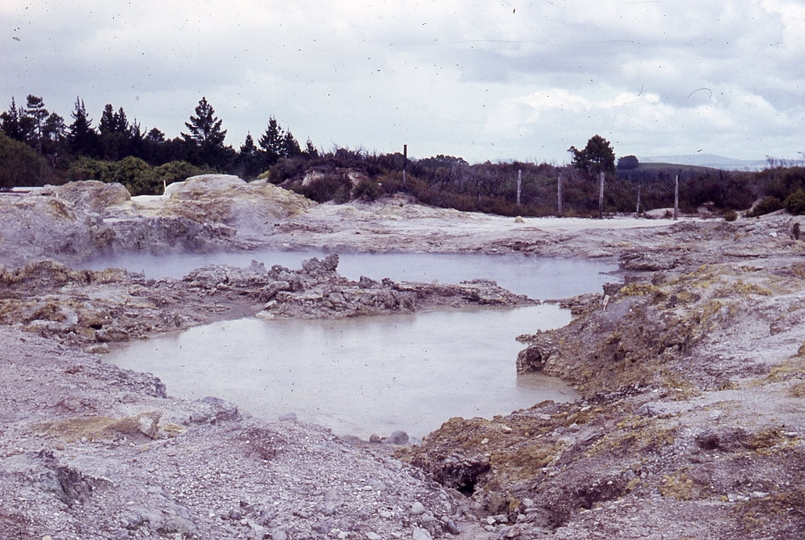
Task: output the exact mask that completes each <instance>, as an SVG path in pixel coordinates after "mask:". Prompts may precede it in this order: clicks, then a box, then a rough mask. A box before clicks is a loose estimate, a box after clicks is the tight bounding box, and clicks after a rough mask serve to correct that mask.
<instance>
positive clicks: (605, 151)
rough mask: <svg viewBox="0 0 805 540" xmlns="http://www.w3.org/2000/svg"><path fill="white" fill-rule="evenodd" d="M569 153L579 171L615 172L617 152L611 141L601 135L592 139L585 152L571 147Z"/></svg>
mask: <svg viewBox="0 0 805 540" xmlns="http://www.w3.org/2000/svg"><path fill="white" fill-rule="evenodd" d="M568 152H570V153H571V154H572V156H573V158H572V165H573V166H574V167H575V168H577V169H582V170H585V171H587V172H588V173H599V172H606V173H614V172H615V152H614V151H613V150H612V146H610V144H609V141H607V140H606V139H605V138H603V137H602V136H600V135H593V136H592V137H590V140H588V141H587V146H585V147H584V149H583V150H578V149H577V148H576V147H575V146H571V147H570V149H569V150H568Z"/></svg>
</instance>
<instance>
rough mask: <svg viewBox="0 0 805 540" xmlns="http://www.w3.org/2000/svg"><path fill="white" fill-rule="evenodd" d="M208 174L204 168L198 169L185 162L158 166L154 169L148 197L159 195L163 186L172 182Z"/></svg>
mask: <svg viewBox="0 0 805 540" xmlns="http://www.w3.org/2000/svg"><path fill="white" fill-rule="evenodd" d="M206 172H209V170H208V169H206V168H203V169H202V168H199V167H196V166H195V165H191V164H190V163H188V162H186V161H171V162H169V163H165V164H164V165H160V166H159V167H157V168H156V169H154V173H155V174H154V180H155V185H154V187H153V189H152V192H151V193H149V195H161V194H162V191H163V189H164V188H163V184H164V186H169V185H171V184H172V183H174V182H183V181H185V180H187V179H188V178H190V177H191V176H197V175H199V174H204V173H206Z"/></svg>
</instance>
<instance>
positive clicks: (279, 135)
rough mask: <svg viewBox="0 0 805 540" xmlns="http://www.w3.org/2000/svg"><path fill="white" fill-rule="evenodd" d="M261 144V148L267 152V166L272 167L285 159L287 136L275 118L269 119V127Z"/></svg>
mask: <svg viewBox="0 0 805 540" xmlns="http://www.w3.org/2000/svg"><path fill="white" fill-rule="evenodd" d="M259 142H260V148H262V149H263V151H264V152H265V161H266V163H265V164H266V166H271V165H273V164H275V163H276V162H277V161H279V159H280V158H281V157H285V134H284V133H283V132H282V128H281V127H280V125H279V123H278V122H277V119H276V118H274V117H273V116H271V117H269V119H268V126H266V131H265V133H263V135H262V136H261V137H260V141H259Z"/></svg>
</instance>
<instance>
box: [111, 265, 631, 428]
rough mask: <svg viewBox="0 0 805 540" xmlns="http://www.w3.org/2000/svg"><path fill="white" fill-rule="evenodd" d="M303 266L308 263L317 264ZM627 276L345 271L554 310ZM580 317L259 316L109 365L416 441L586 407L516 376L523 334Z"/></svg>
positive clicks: (244, 405)
mask: <svg viewBox="0 0 805 540" xmlns="http://www.w3.org/2000/svg"><path fill="white" fill-rule="evenodd" d="M255 255H256V254H250V256H249V257H248V258H247V259H244V260H238V261H235V262H232V261H231V260H230V261H229V262H228V264H240V265H248V264H249V262H250V261H251V259H256V260H258V261H261V262H265V263H266V265H267V266H268V265H271V264H283V265H284V266H289V267H298V266H299V263H298V262H295V261H293V260H288V259H285V261H284V262H277V261H278V260H280V259H278V258H276V257H270V258H268V259H260V258H258V257H255ZM288 256H289V255H288V254H287V253H283V254H281V257H288ZM294 256H296V257H299V262H301V259H303V258H308V257H310V256H311V254H309V253H308V254H304V255H300V254H294ZM177 259H178V260H179V261H180V262H181V263H182V264H184V263H185V262H186V261H183V260H182V258H181V257H179V258H177ZM162 262H163V263H168V262H170V263H171V264H173V261H169V260H168V261H166V260H165V259H163V260H162ZM208 263H209V261H208V260H205V261H204V263H203V264H208ZM140 264H141V265H142V266H141V268H140V269H139V270H144V271H145V272H146V275H147V276H149V277H154V276H155V273H158V272H159V268H162V269H163V271H164V269H165V268H168V266H166V265H165V264H163V265H160V266H159V267H154V268H152V269H150V270H149V268H148V267H147V266H146V265H144V264H143V261H140ZM192 264H194V265H195V266H194V267H196V266H199V264H197V263H192ZM127 266H128V265H127ZM178 266H180V265H179V264H175V265H173V266H171V267H170V270H171V271H175V268H177V267H178ZM129 269H134V270H137V268H136V267H134V266H129ZM614 269H615V266H614V265H606V264H604V263H600V262H589V261H579V260H576V261H572V260H561V259H559V260H551V259H540V260H537V259H534V260H531V259H529V258H526V257H520V256H492V257H490V256H481V255H456V256H452V255H451V256H446V255H425V254H422V255H393V256H391V255H366V254H360V255H347V256H342V257H341V265H340V266H339V271H340V272H341V273H342V274H343V275H346V276H348V277H350V278H355V279H357V277H358V276H359V275H367V276H369V277H372V278H373V279H380V278H382V277H392V279H405V280H410V281H433V280H438V281H440V282H444V283H455V282H457V281H460V280H462V279H470V278H473V277H482V278H489V279H495V280H497V281H498V282H499V283H501V284H504V286H507V288H510V289H511V290H513V291H515V292H519V293H524V294H529V296H532V297H537V298H543V299H545V298H562V297H566V296H570V295H573V294H580V293H583V292H598V291H600V290H601V284H602V283H604V282H607V281H613V280H614V278H613V277H612V276H606V275H602V274H601V272H604V271H611V270H614ZM180 273H186V271H185V270H181V271H180ZM400 274H403V276H402V277H401V276H400ZM163 275H164V274H163ZM534 291H537V292H539V293H540V294H535V292H534ZM570 319H571V317H570V313H569V312H568V311H567V310H562V309H559V308H558V307H557V306H555V305H552V304H543V305H540V306H529V307H519V308H478V309H462V310H444V311H436V312H428V313H419V314H414V315H391V316H380V317H357V318H351V319H344V320H334V321H333V320H321V321H310V320H270V321H264V320H259V319H255V318H248V319H240V320H234V321H226V322H219V323H215V324H210V325H206V326H201V327H196V328H192V329H190V330H187V331H184V332H178V333H174V334H168V335H163V336H159V337H156V338H152V339H149V340H145V341H138V342H133V343H131V344H129V345H127V346H126V347H125V348H123V349H119V350H116V351H113V352H112V353H110V354H109V355H108V356H107V361H108V362H110V363H112V364H115V365H118V366H120V367H124V368H128V369H133V370H137V371H150V372H151V373H154V374H155V375H157V376H158V377H160V378H161V379H162V381H163V382H164V383H165V384H166V385H167V387H168V393H169V394H171V395H175V396H179V397H184V398H189V399H201V398H203V397H206V396H218V397H222V398H224V399H227V400H230V401H233V402H235V403H237V404H238V405H239V407H240V408H241V410H244V411H247V412H249V413H251V414H253V415H255V416H258V417H262V418H266V419H269V420H273V419H276V418H277V417H279V416H281V415H285V414H289V413H294V414H296V416H297V418H298V419H299V420H301V421H305V422H314V423H318V424H321V425H324V426H326V427H329V428H331V429H332V430H333V431H334V432H335V433H336V434H338V435H355V436H359V437H361V438H364V439H366V438H368V437H369V436H370V435H372V434H377V435H380V436H386V435H389V434H390V433H392V432H393V431H395V430H398V429H401V430H404V431H406V432H407V433H408V434H409V435H411V436H412V437H414V438H415V439H416V438H421V437H422V436H424V435H425V434H427V433H428V432H430V431H432V430H434V429H437V428H438V427H439V426H440V425H441V424H442V422H444V421H446V420H448V419H449V418H451V417H454V416H462V417H475V416H482V417H486V418H491V417H492V416H494V415H496V414H508V413H509V412H511V411H513V410H516V409H520V408H526V407H530V406H532V405H534V404H536V403H539V402H540V401H543V400H546V399H552V400H554V401H567V400H571V399H574V398H575V397H576V395H575V393H574V392H573V390H572V389H571V388H569V387H567V386H566V385H565V384H564V383H562V382H561V381H559V380H557V379H554V378H550V377H545V376H543V375H539V374H527V375H518V374H517V373H516V370H515V359H516V357H517V353H518V352H519V351H520V350H522V349H523V348H524V347H525V346H524V345H523V344H521V343H518V342H517V341H516V340H515V337H516V336H518V335H520V334H524V333H533V332H535V331H536V330H538V329H541V330H546V329H549V328H556V327H560V326H563V325H565V324H567V323H569V322H570Z"/></svg>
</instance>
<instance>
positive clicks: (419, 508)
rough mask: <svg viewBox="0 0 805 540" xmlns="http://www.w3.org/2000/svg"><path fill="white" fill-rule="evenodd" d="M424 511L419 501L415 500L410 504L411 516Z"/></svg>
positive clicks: (418, 514) (423, 506)
mask: <svg viewBox="0 0 805 540" xmlns="http://www.w3.org/2000/svg"><path fill="white" fill-rule="evenodd" d="M424 513H425V505H423V504H422V503H421V502H419V501H417V502H415V503H414V504H412V505H411V515H412V516H420V515H422V514H424Z"/></svg>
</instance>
